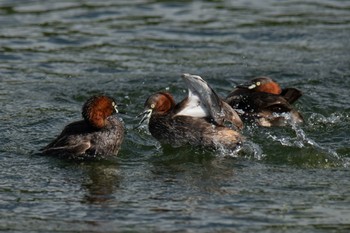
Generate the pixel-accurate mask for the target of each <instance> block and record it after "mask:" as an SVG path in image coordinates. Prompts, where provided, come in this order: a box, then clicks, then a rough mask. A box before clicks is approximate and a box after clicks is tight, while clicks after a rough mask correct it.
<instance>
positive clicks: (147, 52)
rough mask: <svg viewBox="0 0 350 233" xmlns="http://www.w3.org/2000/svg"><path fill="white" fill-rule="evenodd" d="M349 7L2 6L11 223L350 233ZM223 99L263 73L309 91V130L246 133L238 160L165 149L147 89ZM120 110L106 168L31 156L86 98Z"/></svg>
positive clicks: (2, 111)
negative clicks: (192, 82)
mask: <svg viewBox="0 0 350 233" xmlns="http://www.w3.org/2000/svg"><path fill="white" fill-rule="evenodd" d="M349 38H350V2H349V1H340V0H338V1H326V0H314V1H297V0H290V1H278V0H268V1H260V0H255V1H243V0H237V1H233V0H232V1H229V0H227V1H224V0H222V1H220V0H218V1H214V0H213V1H166V0H154V1H151V0H148V1H147V0H139V1H68V0H67V1H60V2H57V1H53V0H46V1H35V0H31V1H24V0H23V1H21V0H2V1H0V79H1V88H0V103H1V108H0V119H1V122H2V123H1V125H0V145H1V147H0V169H1V173H0V174H1V175H0V230H1V231H3V232H6V231H8V232H50V231H52V232H53V231H54V232H70V231H72V232H77V231H81V232H117V231H118V232H119V231H128V232H150V231H156V232H164V231H170V232H217V231H221V232H222V231H223V232H348V231H349V230H350V208H349V207H350V195H349V191H350V182H349V180H350V172H349V158H350V146H349V142H350V101H349V89H350V62H349V61H350V53H349V51H350V43H349V42H350V40H349ZM184 72H187V73H193V74H198V75H201V76H202V77H203V78H204V79H206V80H207V81H208V82H209V83H210V84H211V85H212V87H213V88H214V89H215V90H216V91H217V92H218V93H219V94H220V95H221V96H225V95H226V94H227V93H228V92H229V91H230V90H231V89H232V87H233V86H234V85H235V83H240V82H244V81H246V80H248V79H251V78H252V77H254V76H257V75H268V76H271V77H272V78H274V79H275V80H277V81H278V82H280V83H281V85H282V86H284V87H286V86H294V87H297V88H299V89H301V90H302V91H303V93H304V95H303V97H302V98H301V99H300V101H298V103H296V107H297V108H298V109H299V110H300V111H301V112H302V113H303V115H304V117H305V120H306V123H305V124H303V125H302V126H293V127H286V128H272V129H263V128H256V127H252V126H247V127H246V128H245V129H244V132H243V134H244V135H245V137H246V138H247V142H246V144H245V145H244V146H243V148H242V150H241V151H239V152H238V153H237V154H227V153H222V152H220V153H219V152H210V151H201V150H198V149H194V148H181V150H179V149H177V150H174V149H169V148H161V147H160V146H159V144H158V143H157V142H156V141H155V140H154V139H153V138H152V137H151V136H150V135H149V133H148V132H147V130H146V129H145V128H141V129H133V127H134V126H135V125H136V124H137V122H138V119H136V118H135V116H136V115H137V114H138V113H139V112H140V111H141V110H142V109H143V103H144V101H145V99H146V98H147V96H148V95H150V94H151V93H153V92H155V91H159V90H168V91H171V92H172V93H174V95H175V97H176V99H177V100H181V98H183V97H184V96H185V95H186V89H185V86H184V83H183V82H182V80H181V79H180V75H181V73H184ZM97 93H105V94H108V95H111V96H114V97H115V98H116V99H117V100H118V101H119V102H120V103H122V104H124V105H125V106H124V107H123V108H124V110H125V111H126V112H127V113H126V114H124V115H122V117H123V119H124V122H125V124H126V127H127V129H128V130H127V135H126V139H125V142H124V144H123V148H122V150H121V153H120V154H119V156H118V157H117V158H114V159H111V160H108V161H95V162H85V163H72V162H69V161H62V160H58V159H55V158H48V157H42V156H40V155H38V154H37V152H38V150H39V148H41V147H42V146H44V145H46V144H47V143H48V142H49V141H50V140H52V139H53V138H54V137H55V136H56V135H57V134H58V133H59V132H60V130H61V129H62V128H63V126H64V125H66V124H67V123H68V122H70V121H74V120H77V119H79V118H80V108H81V106H82V104H83V103H84V101H85V100H86V99H87V98H88V97H89V96H91V95H93V94H97Z"/></svg>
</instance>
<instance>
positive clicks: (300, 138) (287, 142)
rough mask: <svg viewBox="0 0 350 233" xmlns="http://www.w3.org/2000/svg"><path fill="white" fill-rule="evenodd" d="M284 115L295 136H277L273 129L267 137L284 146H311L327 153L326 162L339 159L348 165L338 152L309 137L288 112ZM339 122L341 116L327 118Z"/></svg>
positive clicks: (268, 132)
mask: <svg viewBox="0 0 350 233" xmlns="http://www.w3.org/2000/svg"><path fill="white" fill-rule="evenodd" d="M281 115H283V117H284V118H285V119H286V121H287V123H288V125H289V126H290V127H291V129H292V130H293V131H294V133H295V137H289V136H282V137H281V136H276V135H273V134H272V132H271V131H267V132H266V134H267V137H268V138H271V139H272V140H274V141H277V142H279V143H280V144H281V145H283V146H289V147H297V148H308V147H311V148H313V149H315V150H317V151H319V152H321V153H326V154H327V155H329V156H330V157H329V158H327V159H326V162H328V160H337V161H342V162H343V164H344V166H346V164H348V163H345V161H343V159H342V158H341V157H340V156H339V155H338V153H337V152H336V151H335V150H333V149H331V148H327V147H324V146H321V145H320V144H319V143H317V142H316V141H314V140H313V139H311V138H309V137H308V136H307V135H306V133H305V131H304V130H303V129H302V128H301V125H300V124H297V123H295V122H294V121H292V120H291V116H290V114H288V113H283V114H281ZM330 121H331V122H338V121H339V116H337V115H333V116H331V118H329V119H328V120H327V122H330Z"/></svg>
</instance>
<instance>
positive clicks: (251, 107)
mask: <svg viewBox="0 0 350 233" xmlns="http://www.w3.org/2000/svg"><path fill="white" fill-rule="evenodd" d="M301 96H302V93H301V91H299V90H298V89H296V88H285V89H283V90H282V89H281V87H280V85H279V84H278V83H276V82H275V81H273V80H272V79H271V78H269V77H258V78H255V79H253V80H252V81H250V82H249V83H246V84H243V85H238V86H237V87H236V88H235V89H234V90H233V91H232V92H231V93H230V94H229V95H228V96H227V97H226V99H225V101H226V102H227V103H228V104H229V105H230V106H231V107H232V108H234V109H237V112H238V114H239V115H240V117H241V118H242V120H243V121H245V122H255V123H257V124H258V125H260V126H265V127H270V126H285V125H286V124H287V123H288V122H290V123H293V124H295V123H302V122H303V121H304V120H303V117H302V115H301V114H300V113H299V112H298V111H297V110H296V109H295V108H294V107H293V106H292V104H293V103H294V102H295V101H296V100H297V99H299V97H301Z"/></svg>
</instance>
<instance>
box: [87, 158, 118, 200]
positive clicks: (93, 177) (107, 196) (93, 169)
mask: <svg viewBox="0 0 350 233" xmlns="http://www.w3.org/2000/svg"><path fill="white" fill-rule="evenodd" d="M85 169H86V170H87V171H86V173H87V175H88V178H89V180H88V181H86V183H83V184H82V186H83V187H84V188H86V190H87V194H86V195H85V197H84V202H88V203H92V204H93V203H103V202H107V201H108V200H111V199H113V198H114V197H113V194H114V193H115V192H116V191H117V190H118V188H119V185H120V179H121V177H120V175H119V171H118V167H116V165H115V164H112V165H107V166H104V165H102V166H101V165H100V164H97V165H95V164H89V165H87V166H86V167H84V170H85Z"/></svg>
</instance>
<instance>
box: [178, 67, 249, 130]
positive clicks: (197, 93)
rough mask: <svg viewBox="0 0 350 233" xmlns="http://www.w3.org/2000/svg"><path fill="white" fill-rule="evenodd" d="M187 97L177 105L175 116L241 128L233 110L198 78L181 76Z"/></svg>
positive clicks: (240, 123)
mask: <svg viewBox="0 0 350 233" xmlns="http://www.w3.org/2000/svg"><path fill="white" fill-rule="evenodd" d="M182 78H183V79H184V81H185V83H186V85H187V88H188V97H187V98H186V99H185V100H183V101H182V102H180V103H179V106H181V107H179V108H178V109H179V111H178V112H177V113H176V115H182V116H192V117H209V118H211V119H212V120H213V121H215V122H216V123H217V124H219V125H222V124H223V123H224V122H225V121H228V122H231V123H233V124H234V125H235V126H236V127H238V128H242V127H243V123H242V121H241V119H240V117H239V116H238V114H237V113H236V111H235V110H234V109H232V108H231V107H230V106H229V105H228V104H227V103H225V102H224V101H222V100H221V99H220V97H219V96H218V95H217V94H216V93H215V91H214V90H213V89H212V88H211V87H210V86H209V85H208V83H207V82H206V81H204V80H203V79H202V78H201V77H200V76H197V75H191V74H183V75H182Z"/></svg>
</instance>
